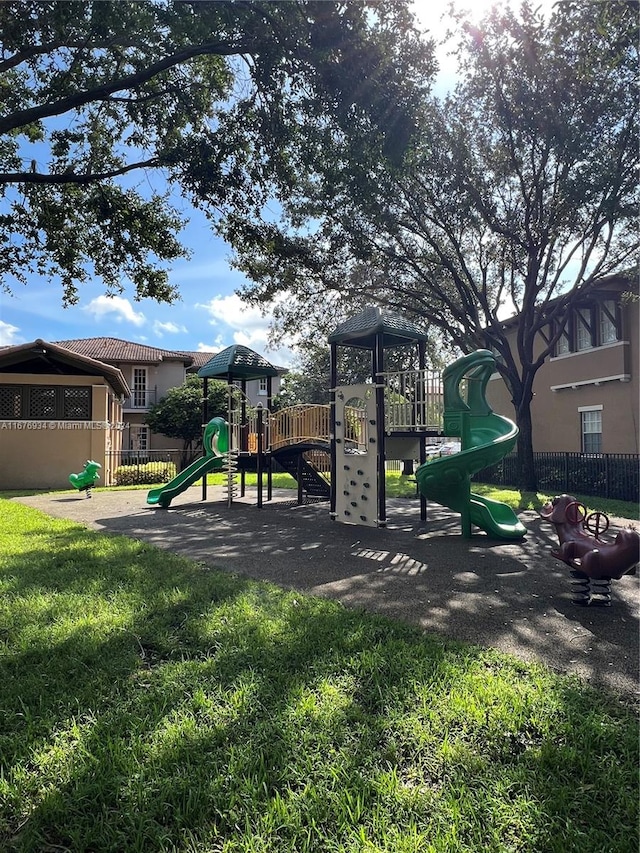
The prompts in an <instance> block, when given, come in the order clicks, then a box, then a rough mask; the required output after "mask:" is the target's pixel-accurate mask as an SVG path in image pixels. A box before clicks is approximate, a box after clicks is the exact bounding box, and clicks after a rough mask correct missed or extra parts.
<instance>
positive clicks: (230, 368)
mask: <svg viewBox="0 0 640 853" xmlns="http://www.w3.org/2000/svg"><path fill="white" fill-rule="evenodd" d="M281 372H282V371H281V370H279V369H278V368H277V367H274V366H273V364H270V363H269V362H268V361H267V360H266V358H263V357H262V356H261V355H258V353H257V352H254V351H253V350H252V349H249V347H245V346H242V344H234V345H233V346H230V347H227V348H226V349H223V350H222V352H219V353H216V354H215V355H214V356H213V358H210V359H209V361H208V362H207V363H206V364H203V365H202V367H201V368H200V370H199V371H198V376H200V377H201V378H203V379H204V378H207V379H213V378H215V379H229V378H231V379H262V377H263V376H279V375H280V373H281Z"/></svg>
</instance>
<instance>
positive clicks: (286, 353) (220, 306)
mask: <svg viewBox="0 0 640 853" xmlns="http://www.w3.org/2000/svg"><path fill="white" fill-rule="evenodd" d="M195 307H196V309H200V310H204V311H206V312H207V313H208V314H209V317H210V322H211V325H212V326H214V327H221V329H222V331H221V332H220V333H219V334H218V335H217V337H216V339H215V348H216V349H217V350H218V351H219V350H221V349H225V347H228V346H231V345H232V344H242V345H243V346H245V347H249V348H250V349H252V350H254V351H255V352H257V353H259V354H260V355H263V356H264V357H265V358H266V359H267V361H270V362H271V363H272V364H277V365H280V366H282V367H286V366H287V365H288V364H290V362H291V360H292V358H293V355H292V353H291V351H290V350H289V349H287V348H281V349H275V350H274V349H270V347H269V325H270V323H271V318H270V317H269V316H268V315H266V316H265V315H264V314H263V313H262V311H261V310H260V308H257V307H255V306H253V305H249V304H248V303H247V302H245V301H244V300H243V299H241V298H240V296H238V295H237V293H230V294H227V295H226V296H223V295H221V294H218V295H217V296H214V297H213V299H210V300H209V302H205V303H199V304H196V306H195ZM224 327H228V328H229V329H230V330H231V335H232V337H231V340H229V339H228V335H229V333H228V331H227V330H226V329H225V328H224ZM200 347H201V345H199V348H200ZM202 348H203V349H209V348H210V347H209V346H204V347H202Z"/></svg>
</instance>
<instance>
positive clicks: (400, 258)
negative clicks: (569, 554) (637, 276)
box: [228, 0, 638, 489]
mask: <svg viewBox="0 0 640 853" xmlns="http://www.w3.org/2000/svg"><path fill="white" fill-rule="evenodd" d="M637 11H638V4H637V3H636V2H623V0H610V2H607V3H593V2H590V0H576V2H562V3H558V4H556V6H555V7H554V11H553V13H552V15H551V17H550V19H549V21H545V19H544V18H543V16H542V14H541V13H539V12H536V11H533V9H532V6H531V5H530V4H529V3H528V2H525V3H523V5H522V7H521V9H520V12H519V13H516V12H513V11H510V10H506V11H498V10H494V11H493V12H492V13H491V14H490V16H489V17H488V18H487V19H486V20H485V21H484V23H483V25H482V26H481V27H475V28H474V27H471V26H470V25H469V24H466V25H464V26H465V33H466V36H465V39H464V42H463V47H462V48H461V50H460V68H461V75H462V77H461V81H460V83H459V85H458V86H457V88H456V90H455V91H454V92H453V93H452V94H451V95H450V96H448V97H447V98H445V99H444V100H443V101H439V100H437V99H434V98H426V97H424V98H423V100H422V106H421V111H420V114H419V126H418V128H417V131H416V133H415V134H414V135H413V137H412V140H411V144H410V145H409V146H408V147H407V149H406V150H405V152H404V156H403V157H402V159H401V160H398V159H393V158H389V157H386V158H385V157H384V156H383V154H384V151H383V146H381V145H380V144H379V143H378V140H375V139H374V140H373V144H372V140H371V138H370V137H369V138H365V137H364V136H358V135H357V134H352V135H350V136H344V137H341V138H333V139H331V140H327V139H325V140H324V141H323V144H324V152H325V157H324V160H322V159H321V158H320V157H319V155H318V152H317V151H313V153H312V154H309V155H308V156H306V157H303V159H302V160H301V161H300V162H299V164H298V169H297V171H298V173H299V174H300V175H301V176H303V177H302V178H301V179H300V187H299V189H298V191H297V192H296V193H292V194H291V200H290V202H289V204H288V206H287V209H286V216H285V217H284V218H283V222H282V223H281V224H280V225H279V226H276V225H274V224H273V223H271V222H264V221H258V220H256V219H253V220H250V219H248V218H245V219H244V220H241V219H240V218H239V217H236V218H232V219H231V220H230V221H229V223H228V233H229V235H230V237H231V238H232V239H233V240H234V245H235V247H236V264H237V266H238V267H240V268H241V269H242V270H244V271H245V273H246V274H247V275H248V276H249V277H250V278H251V279H252V282H253V283H252V285H251V286H250V287H248V288H247V289H246V291H245V296H246V297H247V298H249V299H254V300H264V299H267V298H273V297H274V296H275V295H276V294H277V293H278V291H279V290H281V289H282V288H283V287H287V288H289V289H290V291H291V295H290V297H289V299H288V301H287V302H283V303H282V306H283V307H281V309H280V317H279V323H280V328H281V329H282V330H285V331H286V330H289V331H291V330H293V329H294V328H295V331H296V333H297V334H299V328H298V327H297V326H295V325H294V324H295V323H296V319H298V326H299V318H300V316H304V311H305V306H306V305H308V304H313V306H314V312H315V313H319V312H321V311H322V301H323V299H324V298H328V299H329V300H330V301H333V300H335V299H336V297H339V298H341V299H342V300H344V301H345V303H346V304H350V303H351V302H352V301H353V300H357V299H358V298H362V294H363V293H366V294H367V297H368V298H369V299H370V300H372V301H375V302H377V304H379V305H382V306H386V307H389V308H391V309H393V310H398V311H400V312H402V313H404V314H405V316H409V317H413V318H414V319H415V318H417V319H418V320H421V321H422V322H423V323H426V324H431V325H432V326H434V327H436V328H437V329H439V330H440V331H441V332H442V333H443V335H445V336H446V337H447V338H448V340H449V341H451V342H452V343H453V344H455V345H456V346H457V347H458V348H459V350H461V351H462V352H468V351H470V350H472V349H476V348H484V347H490V348H491V349H493V350H494V351H495V352H496V353H497V355H498V367H499V370H500V372H501V374H502V376H503V377H504V379H505V381H506V383H507V385H508V387H509V390H510V392H511V397H512V402H513V405H514V409H515V417H516V421H517V423H518V426H519V428H520V438H519V444H518V454H519V462H520V466H519V467H520V477H519V479H520V482H519V485H520V486H521V487H524V488H527V489H535V487H536V479H535V471H534V466H533V449H532V425H531V409H530V405H531V399H532V396H533V383H534V379H535V376H536V372H537V371H538V369H539V368H540V366H541V365H542V364H543V362H544V359H545V358H546V357H548V356H549V354H550V353H552V351H553V347H554V345H555V342H556V340H557V339H558V337H559V335H560V333H561V331H562V327H563V322H564V320H565V318H566V316H567V312H568V309H569V308H570V307H571V306H572V305H574V304H575V303H576V302H577V301H578V300H579V299H580V298H581V296H582V294H583V293H584V291H585V289H587V288H588V287H589V286H590V285H592V284H593V283H594V282H597V281H598V280H599V279H602V278H604V277H605V276H607V275H609V274H612V273H615V272H618V271H620V270H621V269H624V268H625V267H628V266H629V265H630V264H631V261H632V260H633V259H634V258H635V257H636V255H637V249H638V234H637V229H636V227H635V225H636V221H637V220H636V217H637V194H638V188H637V173H636V161H637V139H638V93H637V88H636V85H635V80H636V74H637V67H638V65H637V45H638V15H637ZM313 142H314V140H312V141H311V144H313ZM318 163H321V164H322V165H321V167H320V168H319V167H318V165H317V164H318ZM302 223H306V224H307V228H308V229H309V233H307V234H306V235H301V224H302ZM241 237H242V239H241ZM327 294H328V297H327ZM513 314H519V315H520V324H519V329H518V335H517V344H516V348H515V351H512V350H511V349H510V347H509V343H508V340H507V337H506V334H505V331H504V329H503V327H502V322H501V321H502V320H504V319H505V317H506V316H508V315H513ZM552 321H557V324H556V325H555V326H554V328H555V333H552V334H549V335H547V338H546V343H545V345H544V346H543V347H542V349H541V350H539V349H538V348H537V347H536V346H535V344H536V342H537V341H540V334H541V332H543V331H544V330H545V329H546V330H548V328H549V324H550V323H551V322H552Z"/></svg>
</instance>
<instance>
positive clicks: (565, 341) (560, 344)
mask: <svg viewBox="0 0 640 853" xmlns="http://www.w3.org/2000/svg"><path fill="white" fill-rule="evenodd" d="M567 352H571V336H570V335H569V330H568V329H565V330H564V331H563V332H561V334H560V337H559V338H558V340H557V341H556V355H564V353H567Z"/></svg>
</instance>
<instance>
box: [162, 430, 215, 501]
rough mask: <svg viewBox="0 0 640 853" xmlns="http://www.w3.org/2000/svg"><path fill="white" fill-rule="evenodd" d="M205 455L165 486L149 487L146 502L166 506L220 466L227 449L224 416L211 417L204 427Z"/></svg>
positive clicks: (203, 442)
mask: <svg viewBox="0 0 640 853" xmlns="http://www.w3.org/2000/svg"><path fill="white" fill-rule="evenodd" d="M202 446H203V447H204V452H205V455H204V456H202V457H201V458H200V459H196V461H195V462H192V463H191V465H188V466H187V467H186V468H185V469H184V471H180V473H179V474H178V475H177V476H176V477H174V478H173V480H171V481H170V482H169V483H167V484H166V486H160V487H159V488H157V489H151V491H150V492H149V493H148V494H147V503H148V504H151V505H152V506H155V505H159V506H161V507H164V508H166V507H168V506H169V504H170V503H171V501H172V500H173V498H175V496H176V495H179V494H180V493H181V492H184V490H185V489H187V488H188V487H189V486H191V485H192V484H193V483H195V482H196V480H199V479H200V478H201V477H202V476H204V475H205V474H207V473H208V472H209V471H214V470H215V469H216V468H222V466H223V464H224V454H225V453H226V452H227V450H228V449H229V427H228V424H227V422H226V421H225V419H224V418H212V419H211V420H210V421H209V423H208V424H207V426H206V427H205V431H204V436H203V438H202Z"/></svg>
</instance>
